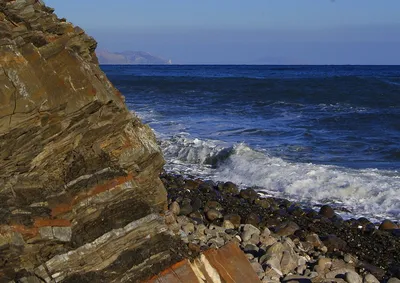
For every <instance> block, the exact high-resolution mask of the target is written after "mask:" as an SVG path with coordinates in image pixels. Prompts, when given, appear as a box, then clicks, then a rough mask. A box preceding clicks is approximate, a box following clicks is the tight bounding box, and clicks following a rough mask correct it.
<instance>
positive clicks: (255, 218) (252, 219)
mask: <svg viewBox="0 0 400 283" xmlns="http://www.w3.org/2000/svg"><path fill="white" fill-rule="evenodd" d="M260 222H261V217H260V216H259V215H258V214H256V213H250V214H249V215H247V217H246V220H245V224H251V225H253V226H256V227H257V226H258V224H260Z"/></svg>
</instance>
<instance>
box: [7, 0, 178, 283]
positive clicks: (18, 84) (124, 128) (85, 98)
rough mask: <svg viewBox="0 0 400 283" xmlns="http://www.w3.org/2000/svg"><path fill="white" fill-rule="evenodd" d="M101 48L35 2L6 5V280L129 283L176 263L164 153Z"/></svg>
mask: <svg viewBox="0 0 400 283" xmlns="http://www.w3.org/2000/svg"><path fill="white" fill-rule="evenodd" d="M95 48H96V41H95V40H94V39H93V38H91V37H90V36H88V35H86V34H85V33H84V31H83V30H82V29H80V28H79V27H75V26H73V25H72V24H71V23H69V22H67V21H66V20H65V19H58V18H57V16H56V15H55V14H53V10H52V9H51V8H49V7H46V6H44V5H42V4H41V3H40V1H39V2H38V1H35V0H0V282H9V281H12V280H15V281H17V282H60V281H62V282H127V281H129V282H131V281H132V282H133V281H136V280H139V279H140V278H142V277H143V278H144V277H146V276H148V275H149V274H150V273H151V272H149V270H148V269H149V268H154V266H153V267H151V266H152V265H154V264H156V265H157V266H160V268H163V267H166V266H167V265H168V264H169V263H170V262H174V261H176V260H178V258H173V257H176V254H175V255H171V254H170V253H169V252H168V251H166V246H168V243H171V242H173V241H174V239H173V238H172V237H171V236H169V234H167V233H166V232H165V231H166V228H165V227H166V226H165V224H164V220H163V218H162V217H161V216H160V214H159V213H160V212H162V211H163V210H164V209H165V207H166V192H165V189H164V187H163V185H162V183H161V182H160V180H159V177H158V176H159V172H160V170H161V168H162V165H163V163H164V160H163V157H162V155H161V153H160V150H159V148H158V146H157V144H156V141H155V137H154V135H153V133H152V131H151V129H150V128H149V127H148V126H146V125H143V124H142V123H141V121H140V120H139V119H138V118H137V117H136V116H135V115H134V114H131V113H130V112H129V111H128V109H127V108H126V106H125V104H124V97H123V96H122V95H121V94H120V93H119V92H118V90H116V89H115V88H114V87H113V85H112V84H111V83H110V82H109V81H108V79H107V78H106V76H105V75H104V74H103V72H102V71H101V70H100V69H99V66H98V63H97V58H96V55H95V53H94V51H95ZM149 247H151V248H149ZM163 264H164V265H165V266H163ZM12 282H13V281H12Z"/></svg>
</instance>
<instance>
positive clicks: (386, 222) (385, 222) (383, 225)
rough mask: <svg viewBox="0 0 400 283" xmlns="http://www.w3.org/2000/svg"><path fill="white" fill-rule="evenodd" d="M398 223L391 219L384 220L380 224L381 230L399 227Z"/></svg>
mask: <svg viewBox="0 0 400 283" xmlns="http://www.w3.org/2000/svg"><path fill="white" fill-rule="evenodd" d="M397 228H398V227H397V225H396V224H395V223H393V222H392V221H390V220H389V219H386V220H383V222H382V223H381V225H380V226H379V230H393V229H397Z"/></svg>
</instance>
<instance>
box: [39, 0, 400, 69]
mask: <svg viewBox="0 0 400 283" xmlns="http://www.w3.org/2000/svg"><path fill="white" fill-rule="evenodd" d="M45 3H46V4H47V5H48V6H51V7H54V8H55V9H56V14H57V15H58V16H59V17H65V18H67V19H68V20H69V21H71V22H72V23H74V24H75V25H79V26H81V27H82V28H84V29H85V30H86V31H87V32H88V33H89V34H90V35H92V36H94V37H95V38H96V39H97V41H98V42H99V48H102V49H108V50H110V51H124V50H142V51H148V52H151V53H154V54H156V55H160V56H162V57H164V58H167V59H172V61H173V62H175V63H181V64H185V63H191V64H207V63H208V64H213V63H216V64H229V63H235V64H252V63H254V64H263V63H265V64H400V56H398V51H397V50H400V17H399V15H398V11H400V1H399V0H384V1H379V0H335V1H333V0H249V1H244V0H241V1H240V0H113V1H105V0H85V1H82V0H80V1H78V0H69V1H65V0H47V1H45Z"/></svg>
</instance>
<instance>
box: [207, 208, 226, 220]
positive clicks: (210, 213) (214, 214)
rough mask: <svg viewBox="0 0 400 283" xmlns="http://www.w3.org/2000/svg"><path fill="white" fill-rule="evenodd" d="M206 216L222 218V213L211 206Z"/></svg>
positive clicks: (209, 218)
mask: <svg viewBox="0 0 400 283" xmlns="http://www.w3.org/2000/svg"><path fill="white" fill-rule="evenodd" d="M206 217H207V219H208V220H210V221H214V220H216V219H219V218H222V213H221V212H219V211H218V210H216V209H214V208H211V209H210V210H208V211H207V212H206Z"/></svg>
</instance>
